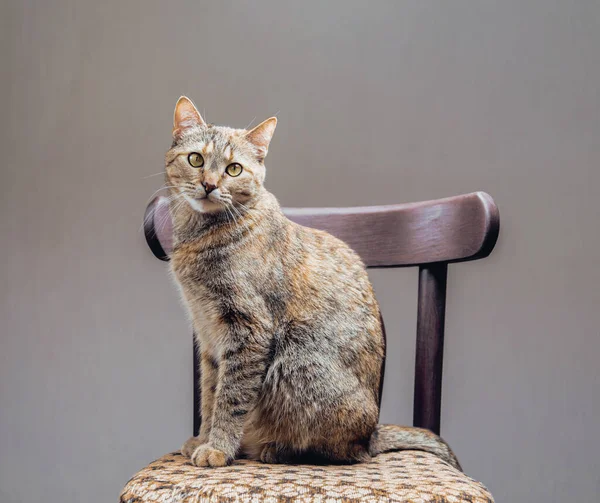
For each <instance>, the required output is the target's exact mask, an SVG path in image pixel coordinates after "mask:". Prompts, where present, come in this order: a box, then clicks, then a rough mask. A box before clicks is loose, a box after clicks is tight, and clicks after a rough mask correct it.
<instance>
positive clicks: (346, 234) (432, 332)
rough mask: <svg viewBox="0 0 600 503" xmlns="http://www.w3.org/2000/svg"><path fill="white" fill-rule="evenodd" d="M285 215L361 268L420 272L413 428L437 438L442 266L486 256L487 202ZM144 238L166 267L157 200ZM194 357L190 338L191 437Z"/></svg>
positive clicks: (468, 197) (489, 242)
mask: <svg viewBox="0 0 600 503" xmlns="http://www.w3.org/2000/svg"><path fill="white" fill-rule="evenodd" d="M284 212H285V214H286V215H287V217H288V218H289V219H290V220H293V221H295V222H297V223H299V224H301V225H306V226H308V227H315V228H318V229H322V230H325V231H328V232H330V233H331V234H333V235H335V236H337V237H338V238H340V239H342V240H344V241H345V242H347V243H348V244H349V245H350V246H351V247H352V248H353V249H354V250H355V251H356V252H357V253H358V254H359V255H360V256H361V258H362V259H363V261H364V262H365V264H366V266H367V267H370V268H380V267H410V266H417V267H419V293H418V313H417V346H416V358H415V392H414V411H413V424H414V425H415V426H420V427H423V428H428V429H430V430H431V431H433V432H435V433H439V432H440V413H441V402H442V364H443V353H444V319H445V312H446V281H447V273H448V264H449V263H454V262H465V261H469V260H478V259H481V258H484V257H487V256H488V255H489V254H490V253H491V252H492V250H493V249H494V246H495V244H496V241H497V239H498V233H499V230H500V217H499V213H498V208H497V206H496V204H495V203H494V201H493V199H492V198H491V197H490V196H489V195H488V194H486V193H484V192H473V193H471V194H465V195H461V196H454V197H449V198H445V199H438V200H434V201H424V202H420V203H409V204H396V205H389V206H367V207H354V208H288V209H284ZM156 222H158V223H159V225H155V223H156ZM144 231H145V235H146V241H147V243H148V246H149V247H150V249H151V250H152V253H153V254H154V255H155V256H156V257H157V258H159V259H160V260H165V261H167V260H169V253H170V251H171V249H172V242H173V240H172V227H171V223H170V219H169V218H168V206H167V204H166V202H165V199H164V198H162V197H156V198H155V199H153V200H152V201H151V202H150V204H149V205H148V207H147V208H146V214H145V219H144ZM382 324H383V319H382ZM384 336H385V329H384ZM197 349H198V348H197V347H196V342H195V338H194V376H193V377H194V434H195V435H196V434H197V433H198V430H199V428H200V412H199V411H200V392H199V389H198V388H199V386H198V385H197V383H198V381H199V365H198V354H197ZM384 365H385V361H384ZM381 386H383V372H382V381H381ZM380 391H381V390H380ZM380 396H381V393H380Z"/></svg>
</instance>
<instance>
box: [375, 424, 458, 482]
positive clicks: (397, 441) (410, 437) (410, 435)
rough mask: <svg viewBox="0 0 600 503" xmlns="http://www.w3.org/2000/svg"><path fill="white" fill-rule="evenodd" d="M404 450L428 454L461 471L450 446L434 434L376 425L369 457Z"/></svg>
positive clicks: (394, 426)
mask: <svg viewBox="0 0 600 503" xmlns="http://www.w3.org/2000/svg"><path fill="white" fill-rule="evenodd" d="M406 450H415V451H425V452H430V453H431V454H435V455H436V456H438V457H439V458H441V459H443V460H444V461H446V462H447V463H449V464H450V465H452V466H453V467H454V468H456V469H457V470H460V471H462V468H461V466H460V463H459V462H458V459H456V456H455V455H454V453H453V452H452V449H450V446H449V445H448V444H447V443H446V442H444V440H442V439H441V438H440V437H438V436H437V435H436V434H435V433H432V432H431V431H429V430H426V429H424V428H413V427H411V426H396V425H394V424H378V425H377V427H376V428H375V431H374V432H373V435H371V441H370V443H369V453H370V454H371V456H376V455H377V454H381V453H382V452H390V451H406Z"/></svg>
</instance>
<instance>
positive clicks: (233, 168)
mask: <svg viewBox="0 0 600 503" xmlns="http://www.w3.org/2000/svg"><path fill="white" fill-rule="evenodd" d="M243 170H244V168H242V165H241V164H238V163H237V162H234V163H233V164H230V165H229V166H227V167H226V168H225V172H226V173H227V174H228V175H229V176H240V175H241V174H242V171H243Z"/></svg>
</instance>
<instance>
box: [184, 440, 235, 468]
mask: <svg viewBox="0 0 600 503" xmlns="http://www.w3.org/2000/svg"><path fill="white" fill-rule="evenodd" d="M232 461H233V458H232V457H230V456H228V455H227V454H225V453H224V452H223V451H220V450H219V449H215V448H214V447H213V446H212V445H210V444H202V445H201V446H199V447H198V448H196V450H195V451H194V452H193V454H192V463H194V464H195V465H196V466H212V467H217V466H227V465H228V464H230V463H231V462H232Z"/></svg>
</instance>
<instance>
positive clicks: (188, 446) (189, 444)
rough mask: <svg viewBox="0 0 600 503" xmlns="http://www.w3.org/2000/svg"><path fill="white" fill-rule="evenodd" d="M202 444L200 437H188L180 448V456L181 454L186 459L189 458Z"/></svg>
mask: <svg viewBox="0 0 600 503" xmlns="http://www.w3.org/2000/svg"><path fill="white" fill-rule="evenodd" d="M203 443H204V442H202V441H201V439H200V437H190V438H188V439H187V440H186V441H185V444H183V446H182V447H181V454H183V455H184V456H185V457H186V458H191V457H192V454H193V453H194V451H195V450H196V449H197V448H198V447H199V446H200V445H202V444H203Z"/></svg>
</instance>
